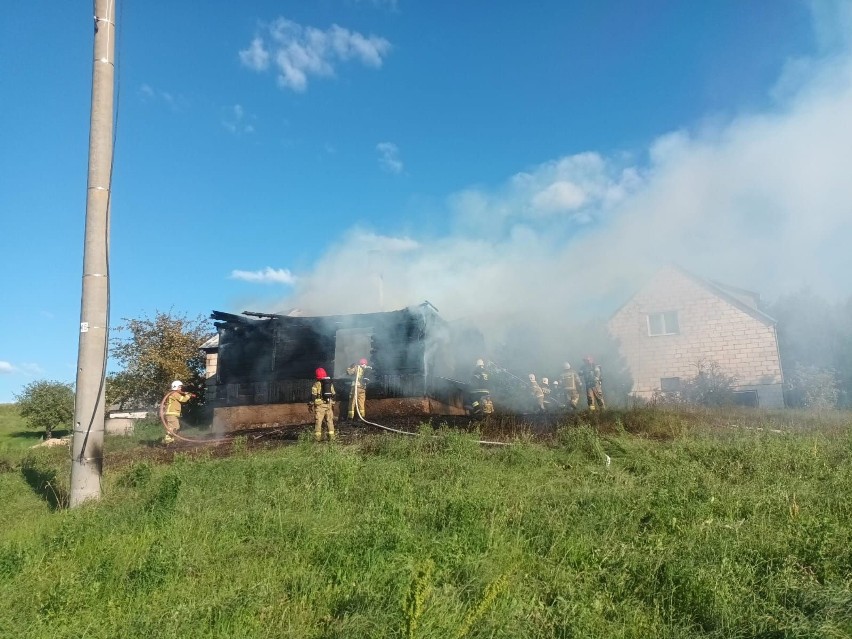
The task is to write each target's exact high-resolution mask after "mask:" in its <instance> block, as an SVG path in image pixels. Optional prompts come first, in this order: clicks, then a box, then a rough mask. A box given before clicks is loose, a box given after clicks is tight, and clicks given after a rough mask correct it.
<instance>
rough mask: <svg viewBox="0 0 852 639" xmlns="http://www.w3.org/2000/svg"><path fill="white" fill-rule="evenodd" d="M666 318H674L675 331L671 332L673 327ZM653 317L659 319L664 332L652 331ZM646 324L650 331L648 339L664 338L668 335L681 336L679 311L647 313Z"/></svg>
mask: <svg viewBox="0 0 852 639" xmlns="http://www.w3.org/2000/svg"><path fill="white" fill-rule="evenodd" d="M666 316H670V317H674V327H673V329H674V330H670V329H671V328H672V327H670V326H669V324H670V322H668V321H666ZM652 317H659V318H660V323H661V326H662V329H663V331H662V332H661V333H654V332H653V331H652V329H651V327H652V323H651V318H652ZM645 324H646V327H647V329H648V337H664V336H666V335H680V319H679V317H678V312H677V311H659V312H656V313H646V314H645Z"/></svg>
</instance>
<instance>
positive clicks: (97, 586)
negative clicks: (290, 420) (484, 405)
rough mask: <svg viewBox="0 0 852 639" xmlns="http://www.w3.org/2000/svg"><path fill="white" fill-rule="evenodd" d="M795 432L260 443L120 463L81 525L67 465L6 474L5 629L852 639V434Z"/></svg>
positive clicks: (662, 421)
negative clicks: (69, 494) (489, 443)
mask: <svg viewBox="0 0 852 639" xmlns="http://www.w3.org/2000/svg"><path fill="white" fill-rule="evenodd" d="M787 415H789V414H787ZM749 416H750V417H749ZM787 419H789V416H784V417H781V418H778V417H773V418H772V419H767V418H766V417H765V416H762V415H759V414H757V413H742V414H741V415H739V416H738V417H737V424H736V426H737V427H736V428H731V427H730V426H731V425H732V423H731V419H730V417H723V416H720V415H719V414H716V415H715V416H714V414H707V415H705V416H702V417H701V418H700V419H698V420H696V418H695V415H692V416H691V417H686V416H680V415H678V414H676V413H657V412H654V411H641V412H635V413H628V414H613V417H612V418H611V419H610V421H608V422H607V423H606V424H601V425H598V426H601V428H593V427H592V426H591V425H584V424H582V423H579V424H572V425H571V426H570V427H565V428H563V429H561V430H560V431H559V432H558V434H557V436H556V437H555V438H553V440H552V441H550V442H548V443H547V444H542V443H535V442H526V443H518V444H516V445H514V446H511V447H500V448H497V447H482V446H480V445H478V444H476V443H475V441H474V438H473V437H472V436H470V435H465V434H460V433H456V432H440V431H439V432H437V433H433V432H431V431H429V430H428V429H426V430H424V432H423V433H422V434H421V435H420V436H418V437H416V438H399V437H388V436H375V437H368V438H366V439H364V440H361V441H360V443H358V444H355V445H349V446H339V445H328V444H324V445H315V444H313V443H311V442H309V441H301V442H299V444H297V445H295V446H289V447H283V448H278V449H274V450H263V451H252V450H248V449H247V448H246V442H245V441H243V440H238V441H237V442H235V443H234V444H233V445H231V446H230V449H229V450H230V452H231V453H232V454H230V456H225V457H219V456H218V454H219V453H221V452H222V451H221V450H220V449H217V451H214V450H206V451H198V452H196V453H181V454H178V455H177V456H176V457H175V458H174V459H173V460H172V462H171V463H160V462H157V461H156V459H158V457H157V456H156V454H155V453H156V452H157V450H156V449H152V448H150V447H146V446H145V445H144V444H138V445H136V446H137V448H135V449H132V447H133V446H134V444H133V442H132V441H131V442H130V443H128V442H127V441H126V440H125V441H124V443H122V445H121V446H120V448H121V450H119V447H118V446H115V445H114V444H112V443H111V442H109V441H108V445H109V446H110V447H111V448H108V450H113V451H115V452H114V453H112V455H113V456H112V457H110V456H109V455H108V463H107V471H106V474H105V478H104V492H105V498H104V499H103V500H102V501H101V502H100V503H98V504H96V505H91V506H86V507H83V508H79V509H75V510H73V511H69V510H64V509H61V508H57V507H56V505H57V503H59V502H61V499H58V500H57V499H55V498H51V495H50V490H48V489H45V485H46V484H50V485H51V486H52V485H54V484H51V482H50V478H51V477H52V478H53V481H54V483H55V485H56V486H57V487H58V486H61V485H62V482H63V477H65V475H64V473H65V472H66V471H67V456H68V453H67V450H62V451H54V450H50V451H40V452H34V451H30V452H27V453H25V454H14V455H11V454H10V455H6V456H5V461H0V491H2V494H3V495H4V499H3V500H2V502H0V520H2V521H3V522H4V525H3V527H2V528H0V600H2V601H3V602H4V605H3V606H2V607H0V628H3V629H4V631H3V634H4V636H10V637H11V636H14V637H21V638H25V637H45V638H47V637H51V638H53V637H69V638H70V637H83V636H85V637H105V638H106V637H117V636H121V637H157V636H180V637H318V638H319V637H341V638H342V637H347V638H352V637H371V638H373V637H436V638H437V637H442V638H444V637H720V638H721V637H848V636H850V635H852V532H850V531H851V530H852V528H850V521H852V500H850V499H849V495H850V494H852V435H850V430H849V423H848V419H847V417H846V416H839V417H838V416H835V418H834V421H833V424H832V425H831V426H830V427H820V426H819V425H815V424H811V425H810V427H808V428H796V429H795V430H790V429H789V426H788V425H784V426H783V427H782V428H777V427H778V426H779V420H780V421H784V420H787ZM710 422H713V423H714V427H713V428H704V427H702V426H701V423H710ZM722 423H724V425H723V424H722ZM637 424H644V427H643V428H641V429H640V428H637ZM628 425H629V426H630V430H634V431H636V432H634V433H629V432H626V430H624V428H625V427H626V426H628ZM757 429H762V430H757ZM775 431H782V432H775ZM602 432H605V433H606V434H601V433H602ZM647 433H653V434H654V437H649V436H647ZM664 433H669V434H670V435H671V434H675V436H673V437H671V436H663V434H664ZM433 435H434V436H433ZM144 440H145V438H142V441H144ZM606 456H609V457H610V459H611V463H610V465H609V466H607V465H606V463H605V460H606ZM40 482H41V483H40ZM37 486H41V489H38V490H34V487H37ZM60 491H61V489H60Z"/></svg>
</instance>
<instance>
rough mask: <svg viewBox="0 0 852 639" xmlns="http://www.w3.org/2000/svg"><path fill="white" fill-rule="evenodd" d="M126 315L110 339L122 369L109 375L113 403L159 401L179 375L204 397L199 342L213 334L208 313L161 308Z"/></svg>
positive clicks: (139, 403)
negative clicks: (147, 314)
mask: <svg viewBox="0 0 852 639" xmlns="http://www.w3.org/2000/svg"><path fill="white" fill-rule="evenodd" d="M122 321H123V323H122V324H121V325H120V326H118V327H116V328H115V329H114V330H115V331H116V332H117V333H119V335H120V336H119V337H115V338H113V339H111V340H110V343H111V347H112V348H111V354H112V357H113V358H114V359H115V360H116V361H117V362H118V363H119V364H120V365H121V367H122V370H120V371H119V372H117V373H112V374H110V375H109V376H108V378H107V402H108V403H110V404H119V405H120V406H122V407H123V406H125V405H127V404H131V403H133V404H136V405H137V406H155V405H157V404H159V402H160V400H161V399H162V397H163V395H164V394H165V393H166V392H167V391H168V389H169V384H170V383H171V382H172V381H173V380H176V379H179V380H181V381H182V382H183V383H184V388H186V389H191V390H192V391H193V392H194V393H196V394H197V395H199V398H203V392H204V353H203V352H202V351H200V350H199V347H200V346H201V344H203V343H204V341H205V340H206V339H207V338H208V337H209V336H210V329H209V328H208V327H207V326H206V320H205V319H204V318H203V317H197V318H195V319H191V318H188V317H186V316H185V315H175V314H173V313H171V312H162V311H155V313H154V317H153V318H149V317H143V318H142V319H124V320H122ZM200 403H201V402H200V401H198V402H197V403H196V405H197V404H200ZM189 408H190V409H192V408H193V406H190V407H189Z"/></svg>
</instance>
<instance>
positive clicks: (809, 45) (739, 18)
mask: <svg viewBox="0 0 852 639" xmlns="http://www.w3.org/2000/svg"><path fill="white" fill-rule="evenodd" d="M203 5H204V8H203V10H202V9H200V8H199V5H197V3H196V4H192V3H166V2H162V1H156V0H152V1H150V2H122V1H121V0H119V12H118V25H119V33H118V118H117V131H116V135H117V137H116V157H115V173H114V178H113V194H112V207H113V213H112V229H111V257H112V261H111V282H112V312H111V321H112V323H113V325H116V324H118V323H120V321H121V319H122V318H133V317H141V316H143V315H152V314H153V313H154V311H156V310H171V311H173V312H176V313H181V314H187V315H189V316H199V315H203V316H205V317H206V316H207V315H209V313H210V311H212V310H214V309H215V310H225V311H233V312H239V311H242V310H261V311H273V312H286V311H287V310H289V309H291V308H300V309H302V310H303V312H306V313H310V314H313V313H316V314H323V313H349V312H365V311H373V310H378V309H380V308H382V309H385V310H387V309H390V308H399V307H402V306H405V305H407V304H410V303H417V302H420V301H422V300H423V299H429V300H430V301H432V302H433V303H434V304H435V305H436V306H437V307H438V308H439V310H440V311H441V312H442V314H443V315H445V316H447V317H449V318H451V319H452V318H455V317H470V318H474V319H476V318H482V317H488V318H490V319H492V320H493V319H494V318H499V317H511V316H514V315H516V314H517V313H519V312H529V311H530V310H533V311H534V312H535V314H536V315H538V316H541V317H548V318H551V319H550V320H549V321H550V325H551V328H552V327H554V326H556V318H559V319H560V320H564V319H565V318H566V317H579V316H581V315H583V314H589V313H591V312H607V309H611V308H614V307H615V306H617V305H618V304H620V303H621V302H623V301H624V295H625V294H627V292H628V291H629V290H630V288H631V287H632V286H634V285H635V284H636V282H637V281H639V279H640V278H641V277H642V276H645V275H647V273H648V272H650V271H651V270H652V269H653V268H655V267H656V266H658V265H659V264H660V263H662V262H663V261H667V260H675V261H677V262H678V263H680V264H682V265H683V266H685V267H687V268H690V269H692V270H694V271H695V272H697V273H698V274H700V275H703V276H706V277H708V278H711V279H720V280H723V281H725V282H728V283H730V284H733V285H736V286H741V287H744V288H753V289H755V290H758V291H760V292H762V293H763V294H764V296H765V297H768V298H769V299H772V297H773V296H775V295H778V294H780V293H783V292H785V291H789V290H796V289H798V288H801V287H803V286H812V287H814V288H816V289H817V290H819V291H821V292H823V293H825V294H826V295H836V296H847V295H849V294H850V289H849V275H848V274H849V273H850V272H852V264H850V257H849V253H850V252H849V250H848V243H849V242H848V240H849V238H850V237H852V234H850V233H852V227H850V220H852V209H850V202H852V187H850V184H849V183H850V180H849V179H848V174H849V166H852V139H850V136H852V126H850V122H852V56H850V48H849V40H848V34H849V33H850V32H852V9H850V3H849V2H848V1H839V2H832V1H820V2H806V1H804V0H762V1H758V0H745V1H743V0H715V1H713V2H674V1H673V0H666V1H664V0H648V1H646V2H641V3H639V2H633V1H628V0H618V1H616V0H601V1H596V2H591V1H584V2H575V1H570V0H553V1H551V0H541V1H539V2H534V3H527V2H515V1H510V0H506V1H505V2H497V3H492V2H489V3H474V2H454V1H449V0H430V1H429V2H426V1H425V0H385V1H382V0H372V1H371V0H315V1H304V0H302V1H299V2H296V1H284V0H278V1H272V0H257V1H246V2H224V1H222V0H215V1H212V2H207V3H203ZM34 16H35V17H34ZM92 42H93V31H92V16H91V10H90V6H89V5H86V4H80V3H71V2H44V1H40V0H35V1H34V2H32V3H30V4H29V5H27V11H26V12H25V13H22V12H21V8H20V7H19V6H17V5H13V4H12V3H3V5H2V7H0V83H2V96H3V97H2V100H0V116H2V117H0V127H2V141H3V144H2V150H1V151H0V212H2V234H0V237H2V240H0V248H2V255H3V261H4V265H5V276H4V277H3V278H2V290H1V292H2V299H3V302H2V303H3V312H2V313H0V329H2V331H1V332H0V334H2V336H3V337H2V338H0V402H6V401H12V398H13V394H14V393H16V392H18V391H19V390H20V389H21V388H22V387H23V385H24V384H26V383H28V382H29V381H32V380H33V379H57V380H61V381H73V379H74V371H75V363H76V355H77V339H78V327H79V321H80V317H79V300H80V292H81V291H80V286H81V285H80V281H81V274H82V246H83V231H84V219H85V195H86V171H87V151H88V126H89V108H90V91H91V67H92V62H91V58H92ZM495 330H496V329H495ZM543 330H545V327H543Z"/></svg>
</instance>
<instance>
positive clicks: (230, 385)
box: [208, 302, 483, 430]
mask: <svg viewBox="0 0 852 639" xmlns="http://www.w3.org/2000/svg"><path fill="white" fill-rule="evenodd" d="M211 318H212V319H213V320H215V326H216V329H217V331H218V347H217V352H216V367H215V373H213V374H211V375H209V376H208V389H209V392H208V397H209V398H211V399H212V406H213V418H214V425H215V426H216V427H217V428H221V429H224V430H235V429H239V428H245V427H249V426H254V425H259V424H297V423H305V422H309V421H310V420H311V417H310V415H309V413H308V408H307V402H308V400H309V398H310V388H311V385H312V384H313V382H314V371H315V369H317V368H319V367H322V368H325V370H326V371H327V372H328V374H329V375H330V376H331V377H332V378H333V379H334V383H335V387H336V389H337V394H338V400H339V403H338V406H343V407H344V408H343V412H344V413H345V406H346V400H347V398H348V393H349V385H350V383H351V380H350V378H349V376H347V374H346V369H347V368H348V367H349V366H350V365H351V364H352V363H353V362H357V361H358V360H359V359H360V358H362V357H365V358H367V359H368V360H369V362H370V365H371V366H372V367H373V371H372V374H371V375H370V378H371V383H370V385H369V386H368V390H367V413H368V416H369V417H371V418H379V417H381V416H382V415H390V414H392V415H399V414H422V415H429V414H447V415H452V414H463V413H464V406H463V403H464V402H463V400H464V389H465V384H464V383H463V382H461V381H458V380H466V379H467V377H468V375H469V373H470V369H471V366H472V362H473V361H475V359H476V358H477V357H478V356H479V354H480V353H481V352H482V348H483V340H482V336H481V334H480V333H478V332H477V331H476V330H475V329H471V328H463V327H459V326H456V325H453V324H450V323H448V322H447V321H445V320H443V319H442V318H441V317H440V316H439V315H438V313H437V310H436V309H435V308H434V307H433V306H432V305H431V304H429V303H428V302H425V303H423V304H421V305H419V306H412V307H408V308H404V309H401V310H398V311H390V312H381V313H365V314H359V315H332V316H321V317H292V316H288V315H274V314H263V313H248V312H247V313H244V314H242V315H234V314H229V313H222V312H219V311H214V312H213V314H212V315H211Z"/></svg>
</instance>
